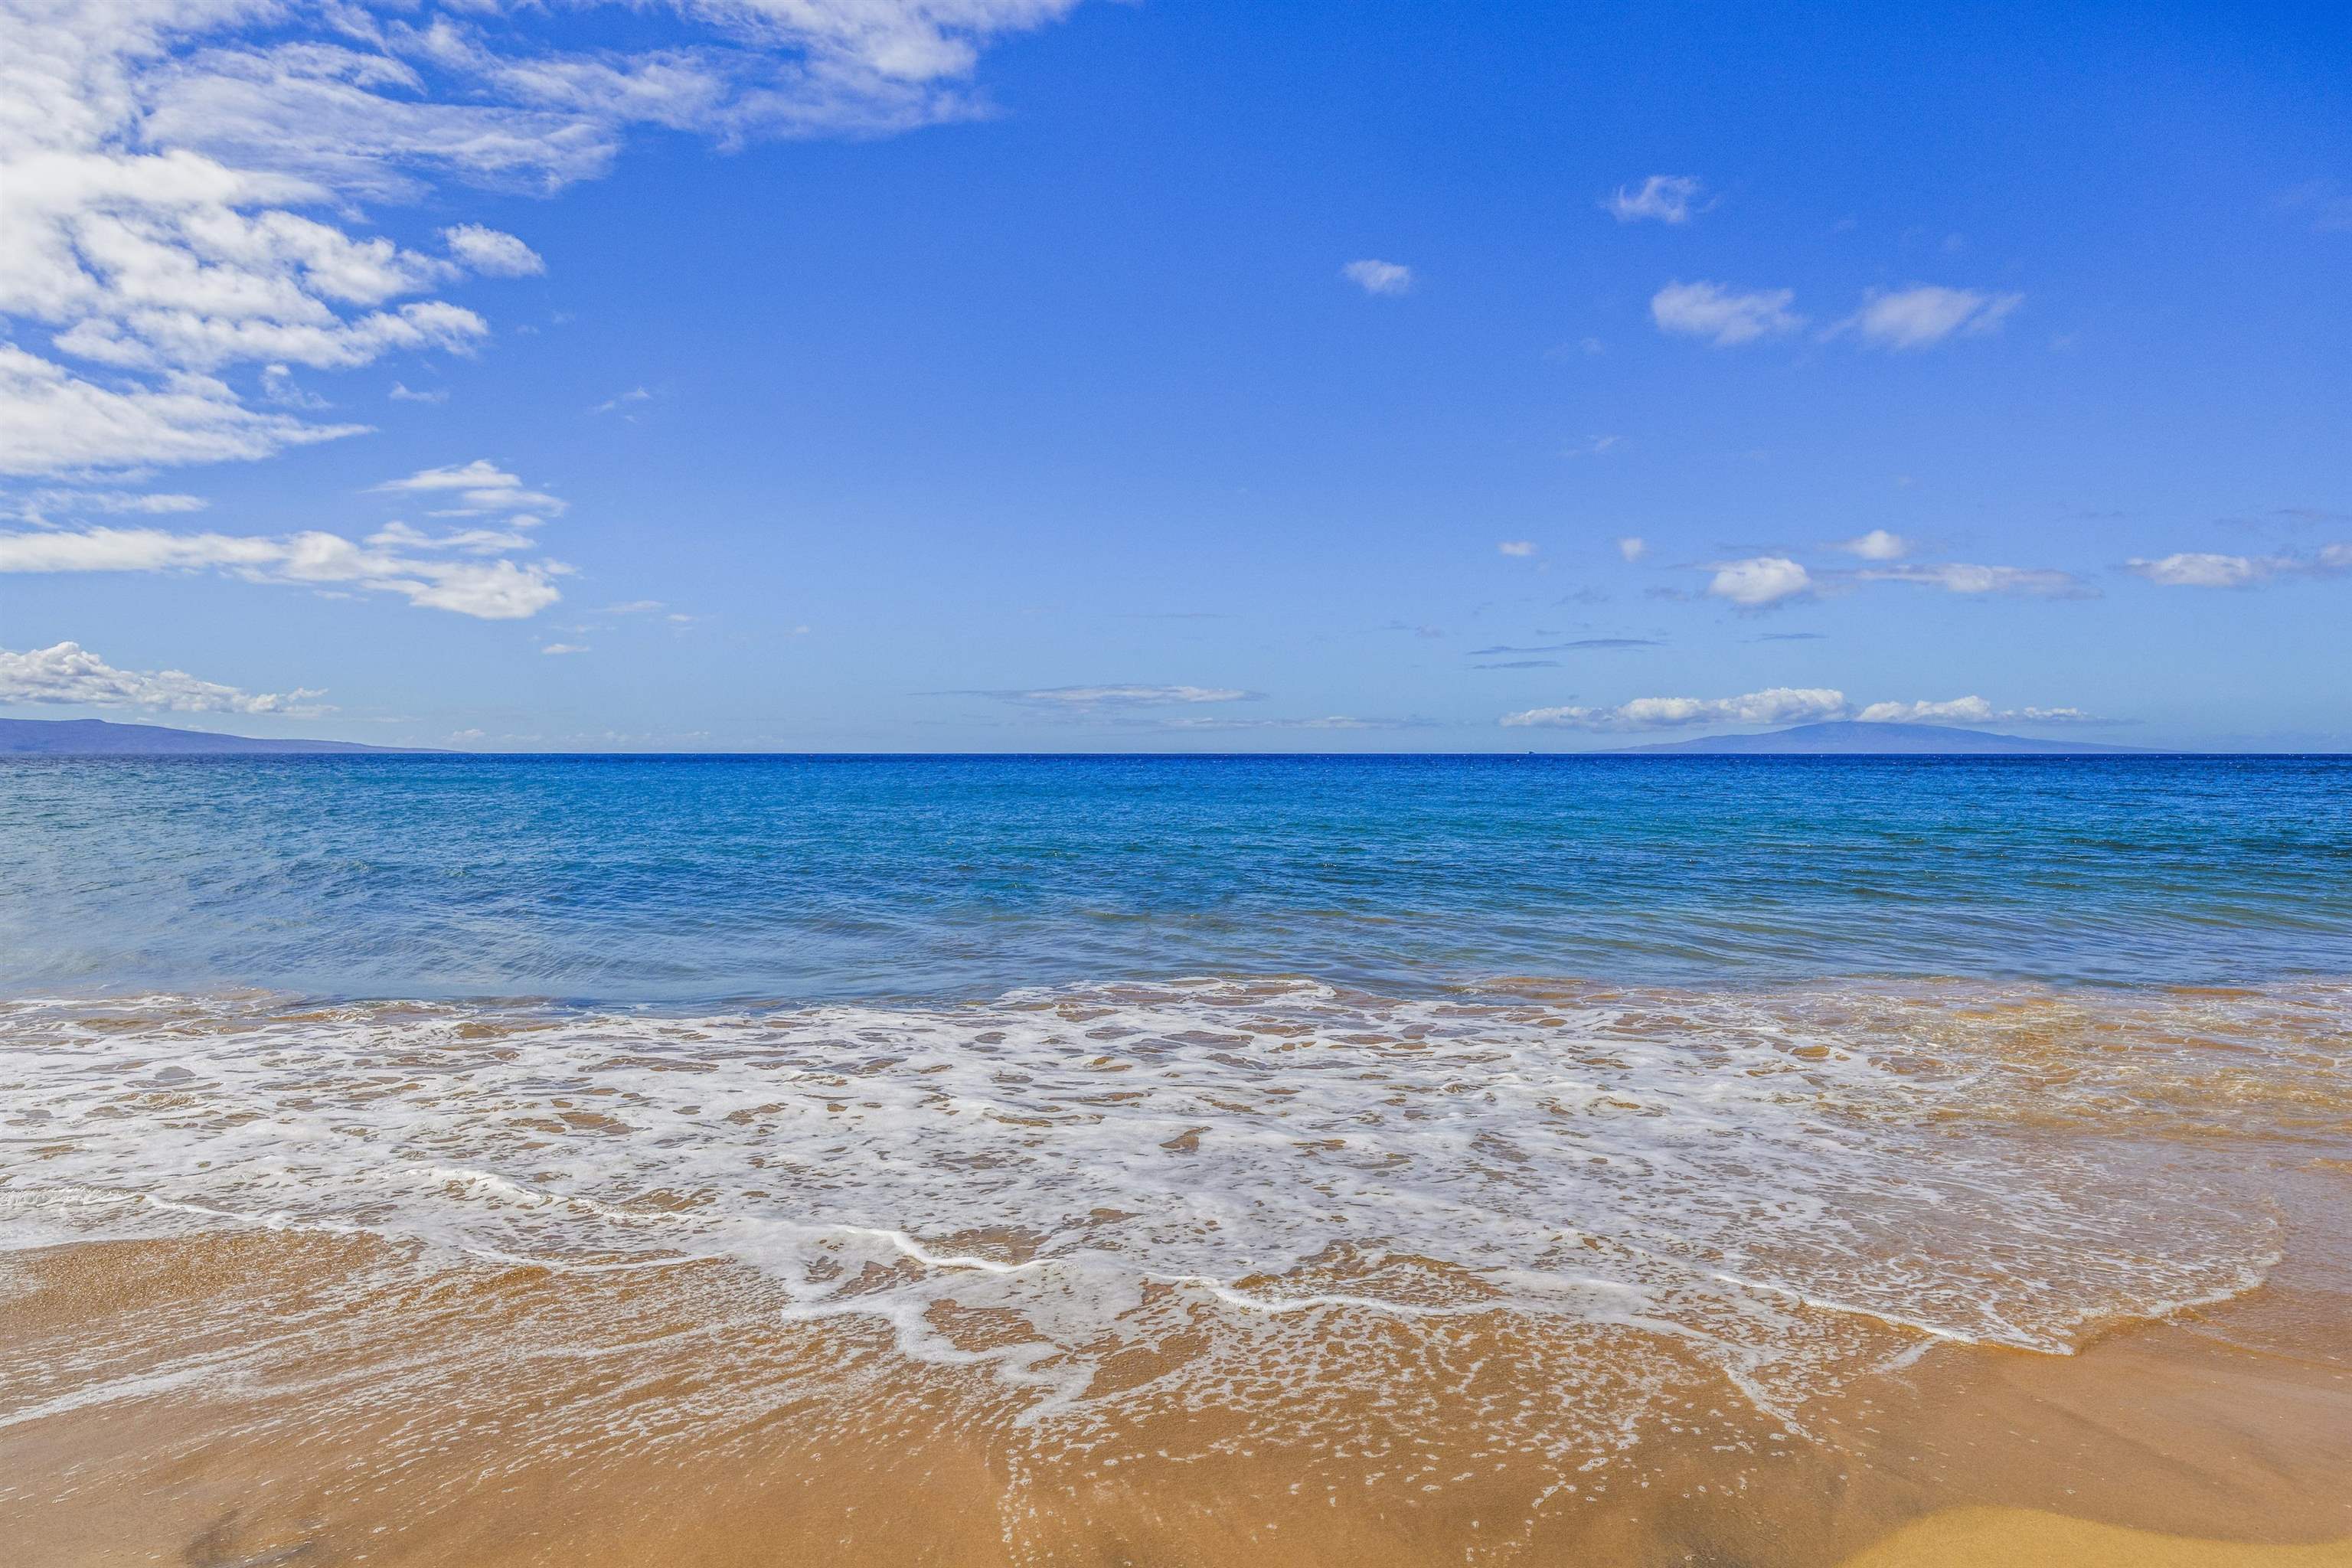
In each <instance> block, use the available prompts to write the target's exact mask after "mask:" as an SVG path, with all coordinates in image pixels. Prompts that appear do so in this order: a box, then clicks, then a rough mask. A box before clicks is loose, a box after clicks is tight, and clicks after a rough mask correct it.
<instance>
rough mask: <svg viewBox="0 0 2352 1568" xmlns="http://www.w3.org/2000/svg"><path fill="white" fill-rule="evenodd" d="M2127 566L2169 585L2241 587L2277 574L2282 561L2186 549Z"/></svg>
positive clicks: (2136, 561) (2154, 581)
mask: <svg viewBox="0 0 2352 1568" xmlns="http://www.w3.org/2000/svg"><path fill="white" fill-rule="evenodd" d="M2124 568H2125V570H2126V571H2128V572H2134V573H2137V574H2139V575H2140V576H2142V577H2145V578H2147V580H2148V581H2149V582H2151V583H2161V584H2164V585H2165V586H2166V587H2168V588H2242V587H2245V586H2247V585H2248V584H2253V583H2259V582H2261V581H2263V579H2264V578H2266V577H2269V576H2272V575H2273V574H2275V573H2276V572H2277V571H2278V569H2279V563H2278V561H2277V560H2276V558H2274V557H2258V556H2249V555H2212V554H2208V553H2206V552H2202V551H2184V552H2180V553H2179V554H2174V555H2167V556H2163V557H2161V558H2159V559H2158V560H2154V561H2141V560H2132V561H2127V562H2126V563H2124Z"/></svg>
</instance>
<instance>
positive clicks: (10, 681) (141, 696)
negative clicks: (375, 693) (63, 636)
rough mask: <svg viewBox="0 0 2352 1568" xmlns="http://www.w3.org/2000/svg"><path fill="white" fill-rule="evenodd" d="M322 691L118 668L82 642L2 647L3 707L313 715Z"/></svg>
mask: <svg viewBox="0 0 2352 1568" xmlns="http://www.w3.org/2000/svg"><path fill="white" fill-rule="evenodd" d="M325 695H326V693H324V692H323V691H313V690H307V689H304V690H295V691H283V692H251V691H241V690H239V689H237V688H236V687H234V686H224V685H222V684H220V683H219V682H218V681H213V680H199V679H196V678H195V677H194V676H193V675H190V674H188V673H187V672H186V671H185V670H180V669H157V670H139V669H117V668H115V667H114V666H112V665H110V664H109V663H107V662H106V660H104V659H102V658H100V657H99V656H98V655H96V654H94V653H92V652H90V651H89V649H88V648H86V647H82V646H81V645H80V644H79V643H70V642H61V643H58V644H56V645H55V646H53V647H42V648H34V649H32V650H31V651H29V652H26V653H11V652H9V651H8V650H7V649H5V648H0V705H10V704H16V703H45V704H46V703H55V704H60V705H71V706H77V707H89V708H139V709H148V710H156V711H161V712H170V713H291V714H298V715H315V714H319V713H326V712H331V711H333V710H331V709H328V708H323V707H320V705H319V704H318V702H317V699H318V698H320V697H323V696H325Z"/></svg>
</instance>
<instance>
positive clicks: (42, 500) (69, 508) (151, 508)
mask: <svg viewBox="0 0 2352 1568" xmlns="http://www.w3.org/2000/svg"><path fill="white" fill-rule="evenodd" d="M211 504H212V503H211V502H209V501H207V500H205V498H204V497H202V496H192V495H183V494H180V493H177V492H174V491H143V490H102V489H37V490H34V491H32V492H31V493H30V494H28V495H25V496H21V497H16V498H14V499H10V500H0V515H5V516H10V517H14V518H16V520H17V521H21V522H30V523H37V524H40V525H42V526H45V527H46V526H47V525H48V522H49V520H50V519H51V517H53V516H55V515H56V514H58V513H64V512H77V511H97V512H106V513H109V514H110V515H113V516H118V517H119V516H122V515H124V514H127V513H139V514H144V515H146V516H150V517H160V516H167V515H170V514H172V513H175V512H189V511H202V510H205V507H207V506H209V505H211Z"/></svg>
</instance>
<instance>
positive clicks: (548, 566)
mask: <svg viewBox="0 0 2352 1568" xmlns="http://www.w3.org/2000/svg"><path fill="white" fill-rule="evenodd" d="M381 537H382V536H379V538H381ZM428 543H429V542H428ZM566 570H567V568H565V567H563V566H562V565H560V564H558V563H554V562H546V561H541V562H522V563H518V562H514V561H506V560H498V561H479V560H476V561H452V560H446V559H442V558H439V557H436V556H435V555H432V554H429V553H426V552H424V551H422V550H416V549H404V548H401V547H399V546H398V545H397V544H386V543H378V542H370V543H369V544H365V545H362V544H357V543H354V542H352V541H351V540H348V539H345V538H343V537H341V535H339V534H332V533H320V532H305V533H294V534H288V535H285V536H283V537H276V538H271V537H262V536H253V535H235V534H225V533H171V532H167V531H163V530H162V529H154V528H94V529H89V530H86V531H79V532H39V533H0V573H7V572H194V571H220V572H226V573H228V574H230V575H232V576H236V577H239V578H242V579H244V580H245V581H247V582H254V583H278V584H293V585H298V586H306V587H314V588H328V587H341V588H360V589H365V590H368V591H371V592H376V593H386V594H396V595H401V596H402V597H404V598H405V599H407V600H408V601H409V603H411V604H413V605H423V606H425V607H427V608H431V609H436V610H449V611H453V612H455V613H456V614H458V615H461V616H476V617H478V618H479V619H483V620H518V619H521V618H523V617H525V616H533V615H536V614H538V613H539V612H540V611H541V610H543V609H545V608H546V607H547V606H548V605H552V604H554V603H555V602H556V601H557V600H558V599H560V598H562V594H561V593H560V592H559V591H558V590H557V588H556V586H555V583H554V579H555V578H556V577H557V576H560V575H562V574H563V573H564V572H565V571H566Z"/></svg>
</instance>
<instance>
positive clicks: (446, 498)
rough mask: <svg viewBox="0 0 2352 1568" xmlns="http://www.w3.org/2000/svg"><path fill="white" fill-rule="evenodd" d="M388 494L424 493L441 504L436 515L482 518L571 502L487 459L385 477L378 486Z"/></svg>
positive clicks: (551, 509) (551, 510)
mask: <svg viewBox="0 0 2352 1568" xmlns="http://www.w3.org/2000/svg"><path fill="white" fill-rule="evenodd" d="M375 488H376V489H377V491H378V492H379V493H382V494H387V495H402V494H422V495H425V496H429V497H430V498H432V499H433V500H435V501H436V502H437V503H438V504H437V505H436V508H435V510H434V512H433V515H434V516H436V517H483V516H490V515H494V514H498V513H506V514H509V516H511V514H514V513H520V512H532V513H544V514H546V515H549V516H554V515H556V514H558V513H561V512H562V511H563V510H566V509H567V508H568V507H569V506H570V505H571V503H570V502H569V501H566V500H562V499H560V498H558V497H555V496H551V495H549V494H548V493H547V492H546V491H544V490H535V489H530V488H529V487H527V486H525V485H524V483H523V482H522V480H520V479H518V478H516V477H515V476H514V475H512V474H509V473H508V472H506V471H505V470H504V469H502V468H499V467H498V466H497V465H496V464H494V463H492V462H490V461H489V460H488V458H475V459H474V460H473V461H472V462H470V463H464V464H457V465H454V466H452V467H448V468H420V469H418V470H417V471H416V472H415V473H413V474H411V475H409V476H408V477H407V478H406V479H386V480H385V481H384V482H383V483H382V484H380V485H378V486H376V487H375Z"/></svg>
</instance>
